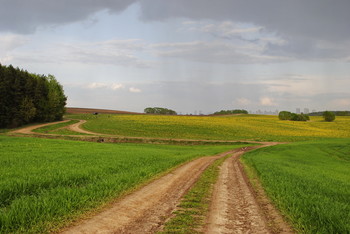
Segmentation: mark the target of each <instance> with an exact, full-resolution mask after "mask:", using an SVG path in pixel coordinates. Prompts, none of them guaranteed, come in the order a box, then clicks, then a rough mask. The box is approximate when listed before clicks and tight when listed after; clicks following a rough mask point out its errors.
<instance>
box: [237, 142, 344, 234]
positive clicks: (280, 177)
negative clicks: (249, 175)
mask: <svg viewBox="0 0 350 234" xmlns="http://www.w3.org/2000/svg"><path fill="white" fill-rule="evenodd" d="M243 161H244V162H245V164H247V165H248V166H249V167H250V168H253V169H254V171H255V173H256V175H257V176H258V177H259V178H260V180H261V182H262V184H263V186H264V188H265V190H266V192H267V194H268V195H269V196H270V197H271V198H272V200H273V201H274V203H275V204H276V205H277V206H278V207H279V208H280V209H281V210H282V212H283V213H284V214H285V215H286V216H287V217H288V218H289V219H290V220H291V221H292V223H294V225H295V227H296V228H297V229H298V230H299V231H300V232H303V233H304V232H306V233H349V231H350V224H349V220H350V212H349V211H350V203H349V201H350V200H349V199H350V173H349V169H350V140H349V139H342V140H339V139H337V140H320V141H312V142H303V143H293V144H288V145H278V146H275V147H269V148H264V149H259V150H256V151H252V152H249V153H247V154H245V155H244V156H243Z"/></svg>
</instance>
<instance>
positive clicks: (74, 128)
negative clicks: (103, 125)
mask: <svg viewBox="0 0 350 234" xmlns="http://www.w3.org/2000/svg"><path fill="white" fill-rule="evenodd" d="M84 123H86V120H79V122H78V123H75V124H71V125H69V126H67V128H68V129H69V130H71V131H73V132H80V133H86V134H91V135H101V133H95V132H90V131H87V130H84V129H82V128H80V125H82V124H84Z"/></svg>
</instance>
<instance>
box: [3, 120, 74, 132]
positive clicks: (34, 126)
mask: <svg viewBox="0 0 350 234" xmlns="http://www.w3.org/2000/svg"><path fill="white" fill-rule="evenodd" d="M68 121H70V120H62V121H56V122H51V123H45V124H37V125H33V126H29V127H25V128H20V129H17V130H14V131H11V132H10V133H21V134H43V133H38V132H32V131H33V130H34V129H37V128H41V127H45V126H49V125H53V124H58V123H65V122H68Z"/></svg>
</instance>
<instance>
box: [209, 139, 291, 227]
mask: <svg viewBox="0 0 350 234" xmlns="http://www.w3.org/2000/svg"><path fill="white" fill-rule="evenodd" d="M273 144H275V143H269V144H266V145H263V146H253V147H248V148H246V149H245V150H241V151H240V152H237V153H235V154H234V155H233V157H230V158H228V159H227V160H225V162H224V163H223V164H222V166H221V169H220V174H219V178H218V180H217V183H216V184H215V188H214V192H213V197H212V203H211V207H210V212H209V217H208V219H207V225H206V228H205V233H293V232H292V231H291V229H290V228H289V226H288V225H287V224H286V223H284V221H283V219H282V217H280V215H279V214H278V212H277V211H276V210H274V208H273V206H272V205H271V204H265V205H264V208H262V204H259V200H257V199H256V196H255V193H254V191H252V188H251V187H250V186H249V182H248V179H247V178H246V176H245V174H244V172H243V170H242V167H241V166H240V163H239V160H238V159H239V157H240V156H241V155H242V154H243V153H244V152H245V151H247V150H251V149H255V148H260V147H265V146H269V145H273ZM264 201H265V203H269V201H268V200H267V199H265V200H264ZM266 212H267V213H269V212H271V213H273V215H265V213H266Z"/></svg>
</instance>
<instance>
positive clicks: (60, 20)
mask: <svg viewBox="0 0 350 234" xmlns="http://www.w3.org/2000/svg"><path fill="white" fill-rule="evenodd" d="M133 2H135V0H98V1H96V0H25V1H22V0H0V31H8V32H16V33H22V34H26V33H33V32H35V30H36V29H37V28H38V27H40V26H45V25H60V24H67V23H71V22H76V21H81V20H84V19H86V18H87V17H88V16H89V15H91V14H93V13H95V12H97V11H100V10H103V9H108V10H110V11H111V12H119V11H122V10H124V9H125V8H126V7H127V6H129V5H130V4H132V3H133Z"/></svg>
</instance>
